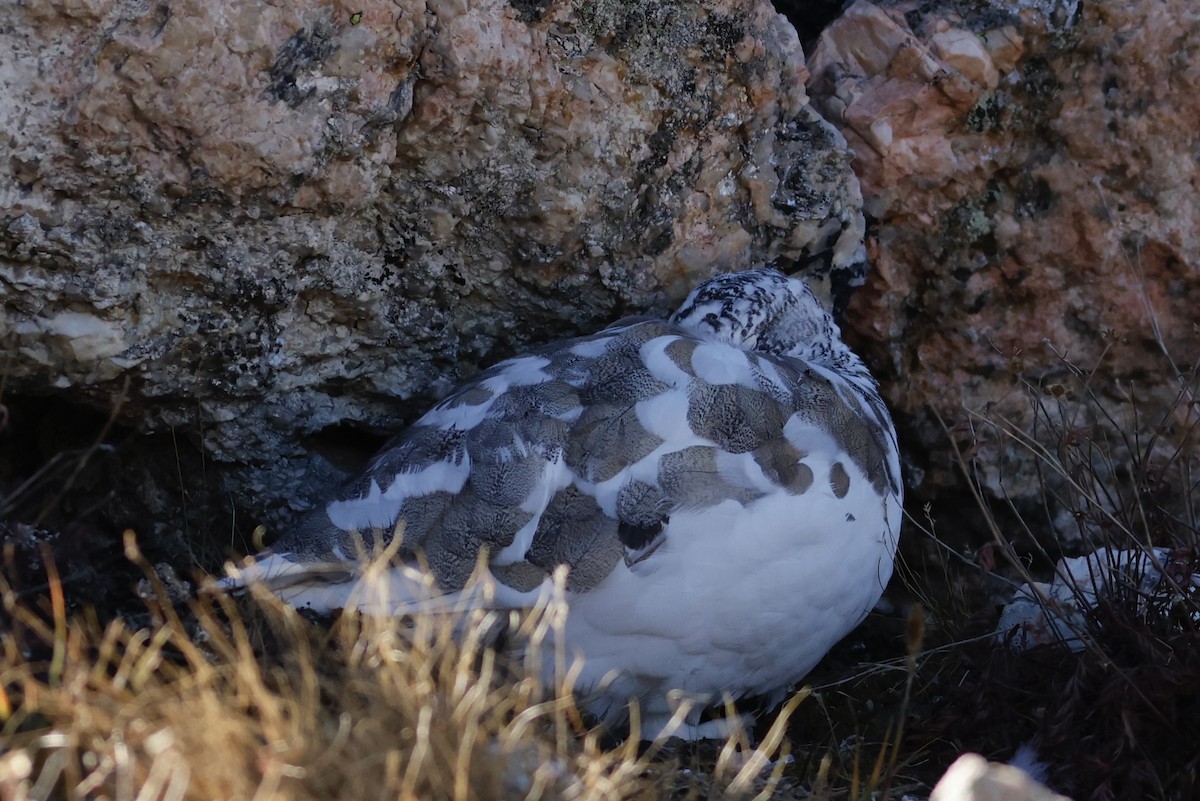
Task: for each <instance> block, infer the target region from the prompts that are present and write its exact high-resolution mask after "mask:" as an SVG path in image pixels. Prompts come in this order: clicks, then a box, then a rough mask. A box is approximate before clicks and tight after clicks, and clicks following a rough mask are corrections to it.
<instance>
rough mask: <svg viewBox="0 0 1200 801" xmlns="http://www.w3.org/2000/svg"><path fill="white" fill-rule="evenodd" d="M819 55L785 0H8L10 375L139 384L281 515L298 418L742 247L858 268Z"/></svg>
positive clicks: (331, 416)
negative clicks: (781, 5)
mask: <svg viewBox="0 0 1200 801" xmlns="http://www.w3.org/2000/svg"><path fill="white" fill-rule="evenodd" d="M806 78H807V73H806V71H805V67H804V58H803V53H802V51H801V49H800V44H799V42H798V39H797V37H796V34H795V31H794V30H793V29H792V28H791V26H789V25H788V24H787V21H786V20H785V19H784V18H783V17H781V16H780V15H778V14H776V13H775V12H774V11H773V10H772V8H771V7H770V5H768V4H767V3H766V2H765V0H764V1H763V2H758V3H750V4H747V3H741V2H735V1H734V0H708V1H707V2H703V3H694V4H685V5H676V4H673V3H668V2H665V0H636V1H635V2H626V0H602V1H601V2H592V0H575V2H557V3H549V2H545V0H513V1H512V2H511V3H505V2H494V1H493V2H477V3H469V4H468V3H465V2H461V0H458V1H456V0H439V2H428V3H427V2H416V0H396V1H395V2H390V1H385V0H354V2H353V3H349V2H340V1H336V2H318V0H306V1H305V2H300V3H273V2H265V1H263V2H250V3H247V2H232V0H226V1H224V2H221V1H220V0H218V2H210V1H209V0H203V2H202V1H201V0H184V1H183V2H179V3H172V4H169V5H157V6H155V5H151V6H147V5H146V4H145V3H143V2H139V1H138V0H82V1H81V0H46V2H38V3H16V4H14V3H8V4H4V5H3V7H2V8H0V94H2V95H3V96H4V102H3V103H0V152H2V153H3V157H2V158H0V343H2V346H3V348H4V350H5V351H6V352H7V353H8V354H10V356H9V358H8V360H7V362H6V364H5V367H4V369H5V376H4V380H5V382H6V388H7V391H9V392H14V391H16V392H25V393H50V392H57V393H59V394H61V395H63V396H65V397H69V398H71V399H74V400H81V399H86V400H87V401H88V402H90V403H92V404H93V405H95V406H97V407H100V408H103V409H107V408H108V407H109V406H110V405H112V404H114V403H115V399H116V398H117V397H118V396H120V395H121V394H122V393H123V392H125V391H126V390H127V397H126V400H125V401H124V402H123V404H122V405H121V417H122V420H124V421H126V422H132V423H136V424H137V425H138V426H140V427H141V428H142V429H144V430H165V429H168V428H169V429H172V430H178V431H180V432H185V433H188V432H190V433H191V435H192V436H193V437H195V438H200V439H202V441H203V447H204V450H205V453H206V454H207V458H209V459H210V460H215V461H214V462H211V464H216V465H217V466H220V464H222V463H224V464H226V465H231V466H233V468H234V471H233V472H232V473H228V475H230V476H232V479H233V480H232V481H231V482H230V483H229V487H230V491H231V493H232V495H233V497H234V498H235V501H236V505H238V506H239V507H240V508H242V509H243V510H246V511H249V512H250V514H251V516H252V517H255V518H258V519H271V520H282V519H286V518H287V517H288V515H289V514H290V513H291V512H292V511H294V510H296V509H299V508H303V507H304V506H305V505H306V504H307V503H308V502H309V501H310V499H311V496H312V493H313V491H314V490H313V488H314V485H317V486H322V485H327V484H328V482H329V481H330V480H332V478H333V477H334V476H335V474H336V473H337V470H335V469H334V468H333V467H332V465H331V463H329V462H328V461H326V460H325V459H324V457H322V456H321V455H320V454H318V453H317V452H316V451H314V450H313V449H311V448H309V447H308V446H307V445H306V444H305V442H304V440H303V437H304V436H305V435H308V434H312V433H314V432H319V431H322V430H324V429H327V428H329V427H331V426H336V425H339V424H350V425H354V426H360V427H363V428H365V429H369V430H380V431H381V430H386V429H390V428H394V427H396V426H398V425H399V424H401V423H402V421H404V420H405V419H411V417H412V415H413V413H414V412H416V411H418V410H419V409H420V407H422V406H424V405H426V404H427V403H428V402H429V401H430V400H431V399H432V398H434V397H436V396H437V395H438V394H440V393H442V392H444V391H445V390H446V389H447V388H448V386H449V385H450V383H451V381H452V379H454V378H457V377H460V376H462V375H465V374H468V373H470V372H472V371H473V370H474V369H476V366H477V365H479V364H480V363H486V362H490V361H494V360H496V359H498V358H500V357H502V356H505V355H508V354H509V353H511V352H512V351H514V350H516V349H518V348H519V347H521V346H523V345H525V344H527V343H530V342H536V341H540V340H547V339H551V338H555V337H561V336H565V335H570V334H573V333H576V332H578V331H581V330H588V329H592V328H595V327H597V326H599V325H600V324H601V323H604V322H608V321H610V320H612V319H614V318H616V317H619V316H621V315H622V314H625V313H630V312H638V311H642V310H646V309H654V310H664V309H665V308H666V307H667V306H669V305H670V304H672V303H673V302H675V301H677V300H678V299H680V298H682V296H683V294H684V293H685V292H686V291H687V289H688V288H690V286H691V285H693V284H694V283H695V282H697V281H699V280H700V279H702V278H704V277H707V276H708V275H710V274H712V273H714V272H717V271H720V270H723V269H731V268H742V267H747V266H751V265H753V264H757V263H760V262H763V261H765V260H769V259H772V258H775V257H784V258H787V259H793V260H799V261H802V262H807V261H808V260H810V259H817V260H818V261H819V262H820V263H821V264H822V265H823V266H829V265H832V266H833V267H834V268H835V272H836V271H838V270H841V271H843V272H844V274H845V276H844V277H846V278H849V279H850V283H853V282H854V280H856V279H861V275H862V265H863V257H864V251H863V246H862V215H861V208H860V203H861V201H860V197H859V194H858V189H857V183H856V181H855V180H854V178H853V174H852V172H851V170H850V167H849V157H848V153H847V151H846V148H845V143H844V141H843V140H842V138H841V136H840V135H839V134H838V133H837V131H836V129H834V128H833V127H832V126H829V125H827V124H826V123H825V122H824V121H823V120H822V119H821V118H820V117H819V116H818V115H817V114H816V113H815V112H814V111H813V110H812V109H811V108H810V107H809V105H808V99H807V97H806V95H805V89H804V83H805V79H806ZM151 483H153V482H151ZM164 511H166V510H165V509H164Z"/></svg>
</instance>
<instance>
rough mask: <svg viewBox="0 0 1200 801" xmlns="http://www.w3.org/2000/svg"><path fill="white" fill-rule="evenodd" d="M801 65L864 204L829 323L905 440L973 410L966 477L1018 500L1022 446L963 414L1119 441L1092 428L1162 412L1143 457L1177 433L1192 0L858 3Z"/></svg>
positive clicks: (935, 435)
mask: <svg viewBox="0 0 1200 801" xmlns="http://www.w3.org/2000/svg"><path fill="white" fill-rule="evenodd" d="M810 70H811V72H812V78H811V79H810V82H809V89H810V92H811V93H812V95H813V97H814V103H815V104H816V105H817V106H818V107H819V108H821V109H822V110H823V111H825V113H826V115H827V116H828V117H829V119H830V120H831V121H832V122H834V123H835V124H837V125H838V126H839V127H840V128H841V130H842V132H843V133H844V134H845V136H846V139H847V141H848V142H849V143H850V145H851V147H852V149H853V150H854V151H855V169H856V170H857V172H858V174H859V175H860V177H861V178H862V188H863V196H864V207H865V208H866V209H867V211H868V213H869V214H870V215H871V216H872V217H873V218H874V224H873V228H872V234H871V236H870V237H869V238H868V248H869V252H870V256H871V261H872V263H873V264H872V267H873V269H872V271H871V273H870V275H869V279H868V284H867V286H866V287H865V288H864V290H863V291H861V292H859V293H858V294H856V295H855V296H854V298H853V300H852V303H851V308H850V310H849V312H848V314H847V320H848V324H849V326H850V327H851V328H852V329H854V331H855V332H856V333H857V334H858V336H859V337H860V338H861V339H862V340H863V347H864V349H866V350H868V352H869V353H870V354H871V355H872V356H873V359H874V362H875V363H876V364H878V365H881V366H884V365H886V369H884V370H881V371H880V373H879V374H880V375H881V378H882V379H883V383H884V385H885V393H886V395H887V396H888V398H889V400H890V401H891V403H892V404H893V408H894V409H896V410H897V412H898V414H899V416H900V418H901V419H902V421H903V422H902V427H906V428H907V430H908V432H909V435H910V436H909V439H910V442H912V443H913V444H914V445H917V446H924V447H925V448H926V449H928V451H930V452H934V453H939V452H940V453H943V454H944V453H946V452H947V450H948V449H947V448H946V441H945V435H944V434H943V432H942V429H941V424H940V423H939V422H938V421H937V417H936V415H941V416H942V417H943V418H944V419H945V420H946V421H947V422H948V424H949V425H951V426H956V425H957V426H961V427H963V430H967V429H968V427H969V426H968V424H969V423H973V430H974V432H975V434H976V435H977V438H976V441H975V442H974V444H975V445H976V446H977V449H976V450H975V451H974V454H975V455H977V456H979V457H980V464H981V465H982V466H983V467H982V470H983V472H982V475H983V477H984V479H985V481H986V482H988V483H990V485H991V488H992V490H993V491H995V492H996V493H997V494H1003V493H1007V494H1008V495H1009V496H1015V497H1016V498H1017V499H1018V500H1020V499H1021V498H1031V497H1033V496H1034V495H1035V494H1036V493H1038V492H1039V491H1040V480H1039V477H1038V473H1037V471H1036V470H1034V469H1033V465H1032V462H1031V457H1030V455H1029V454H1028V453H1027V452H1024V451H1022V450H1021V449H1019V448H1013V447H1011V444H1012V443H1011V442H1008V443H1007V444H1004V443H1000V442H998V441H996V440H994V439H993V440H988V439H987V437H986V436H985V435H986V433H987V431H986V427H984V426H981V425H980V419H979V418H975V419H974V420H972V419H971V415H972V414H973V413H984V412H987V413H988V414H993V415H995V414H1003V415H1005V416H1006V417H1007V418H1008V419H1009V420H1010V421H1012V423H1013V425H1015V426H1016V427H1018V428H1025V429H1026V430H1029V429H1031V427H1032V423H1033V408H1034V406H1035V405H1039V404H1040V405H1041V406H1043V407H1044V409H1045V410H1046V414H1047V416H1048V419H1052V420H1058V421H1069V422H1063V425H1066V426H1069V427H1083V426H1093V429H1091V430H1092V431H1093V433H1094V435H1095V437H1096V440H1097V441H1098V442H1105V441H1106V442H1108V443H1110V444H1111V447H1112V448H1113V451H1112V453H1113V458H1114V460H1116V461H1117V462H1120V461H1121V460H1122V459H1124V458H1125V456H1127V455H1128V454H1125V455H1124V456H1123V455H1122V453H1123V452H1124V451H1123V449H1124V445H1123V444H1122V441H1121V439H1120V438H1119V437H1116V436H1113V434H1114V430H1113V429H1114V428H1124V429H1125V430H1126V431H1129V430H1131V428H1132V427H1134V426H1140V427H1141V434H1143V435H1145V434H1149V433H1153V431H1154V430H1155V429H1157V428H1158V427H1159V426H1160V421H1163V422H1162V423H1161V425H1162V434H1163V436H1162V437H1161V438H1160V440H1159V442H1160V443H1161V444H1162V445H1163V447H1164V448H1165V450H1164V453H1165V454H1168V455H1169V454H1170V453H1172V452H1177V453H1182V454H1184V455H1185V456H1186V455H1187V454H1191V453H1194V452H1195V451H1194V447H1193V446H1191V445H1188V441H1187V440H1186V438H1185V437H1186V433H1187V431H1188V428H1189V426H1191V425H1194V421H1195V419H1196V417H1195V412H1192V413H1191V414H1192V416H1191V417H1190V419H1189V417H1188V414H1189V411H1188V408H1189V407H1188V405H1187V403H1186V402H1185V403H1183V404H1180V403H1179V392H1180V384H1179V382H1178V381H1177V380H1176V378H1175V376H1176V374H1177V373H1176V370H1175V367H1174V366H1173V365H1176V366H1178V367H1179V369H1180V370H1181V371H1183V372H1184V373H1186V372H1187V371H1188V370H1189V369H1190V368H1191V366H1192V365H1194V364H1196V363H1197V360H1198V359H1200V336H1198V335H1197V328H1196V326H1195V321H1196V309H1197V308H1198V307H1200V269H1198V267H1200V206H1198V201H1197V198H1200V172H1198V168H1197V151H1196V141H1197V139H1196V137H1197V127H1198V125H1200V8H1198V7H1197V6H1196V5H1195V3H1193V2H1190V0H1165V1H1164V0H1134V1H1133V2H1125V3H1099V4H1097V3H1083V4H1078V3H1073V2H1065V1H1064V2H1055V1H1053V0H1045V1H1044V2H1043V1H1042V0H1037V1H1031V2H1022V3H1020V4H1010V3H1007V2H1000V0H997V1H996V2H990V3H984V4H975V5H971V6H966V5H964V4H961V3H954V2H950V1H949V0H947V1H946V2H940V3H916V2H885V3H879V4H872V3H867V2H862V1H861V0H860V2H856V3H855V4H854V5H853V6H852V7H851V8H850V9H849V10H848V11H847V12H846V13H845V15H844V16H843V17H842V18H841V19H839V20H838V21H836V22H835V23H833V25H832V26H831V27H830V28H829V29H827V30H826V31H825V33H824V34H823V35H822V37H821V40H820V43H819V45H818V47H817V49H816V52H815V54H814V55H813V58H812V59H811V62H810ZM1164 352H1165V353H1164ZM1165 354H1169V359H1168V355H1165ZM1063 356H1065V359H1064V358H1060V357H1063ZM1068 362H1069V363H1070V365H1075V366H1077V367H1078V368H1080V369H1081V370H1082V371H1083V375H1086V376H1088V380H1087V385H1088V387H1090V390H1091V391H1092V392H1094V393H1095V394H1096V399H1097V400H1098V401H1099V403H1101V404H1103V405H1104V406H1105V408H1106V409H1107V410H1108V413H1109V414H1111V416H1112V420H1109V419H1107V418H1106V416H1105V415H1104V414H1102V413H1100V412H1098V410H1097V405H1096V402H1095V401H1089V400H1088V398H1087V390H1085V389H1083V386H1082V384H1079V383H1073V380H1072V379H1071V376H1072V375H1073V373H1072V368H1071V367H1070V366H1069V364H1068ZM1026 382H1027V383H1028V384H1032V385H1033V386H1034V387H1037V386H1044V387H1045V390H1044V391H1042V392H1041V393H1039V394H1036V395H1034V396H1033V397H1032V398H1031V396H1030V394H1029V392H1028V391H1027V390H1026V388H1025V386H1024V383H1026ZM1054 385H1065V386H1066V387H1067V389H1068V390H1069V391H1067V392H1063V391H1062V390H1063V386H1059V387H1058V390H1055V392H1057V393H1058V394H1055V392H1051V391H1050V390H1051V389H1053V386H1054ZM1193 386H1194V382H1193ZM1132 400H1136V411H1137V414H1138V415H1140V417H1139V418H1138V421H1137V422H1136V423H1135V422H1134V421H1133V415H1134V409H1135V404H1134V403H1133V402H1131V401H1132ZM935 413H936V415H935ZM1113 421H1116V425H1115V426H1114V425H1113ZM1046 428H1047V427H1046V426H1045V425H1043V426H1042V430H1043V431H1045V430H1046ZM968 439H969V438H968ZM1180 446H1182V451H1176V449H1177V448H1180ZM919 451H920V447H915V448H914V449H913V452H914V455H915V456H916V458H917V461H918V462H920V461H922V457H921V456H920V454H919ZM1001 452H1003V453H1004V454H1005V458H1006V459H1010V460H1011V461H1009V462H1008V463H1007V465H1006V467H1005V472H1006V474H1007V483H1006V485H1005V486H1004V487H1003V489H1002V488H1001V487H1000V485H999V474H998V472H997V471H996V466H997V464H998V459H999V454H1000V453H1001ZM926 464H927V466H928V467H929V468H930V469H929V471H928V472H927V473H926V478H927V480H928V481H929V483H930V489H931V490H933V489H936V487H937V486H941V485H945V484H948V483H953V482H954V481H955V480H956V477H957V476H956V474H957V468H956V467H955V466H953V465H951V464H948V463H947V461H946V460H944V459H942V460H938V459H934V460H933V461H930V462H927V463H926ZM1048 472H1051V473H1052V472H1053V471H1052V470H1051V471H1048ZM1063 528H1064V532H1063V533H1068V532H1067V529H1075V528H1076V527H1075V526H1073V525H1070V524H1068V525H1066V526H1064V527H1063Z"/></svg>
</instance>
